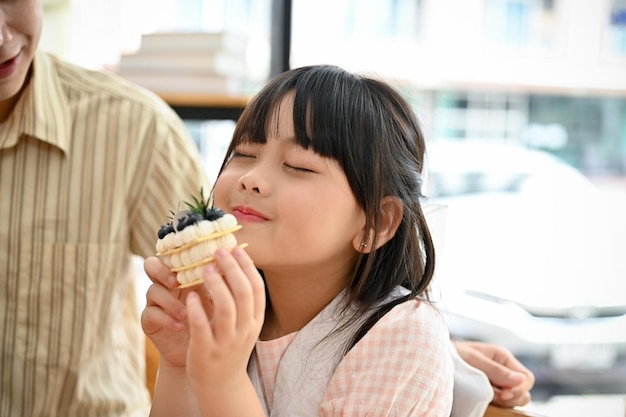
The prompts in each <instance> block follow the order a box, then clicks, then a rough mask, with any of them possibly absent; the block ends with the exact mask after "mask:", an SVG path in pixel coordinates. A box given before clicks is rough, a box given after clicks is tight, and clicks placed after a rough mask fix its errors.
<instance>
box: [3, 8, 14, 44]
mask: <svg viewBox="0 0 626 417" xmlns="http://www.w3.org/2000/svg"><path fill="white" fill-rule="evenodd" d="M11 39H13V34H12V33H11V29H10V28H9V25H8V24H7V22H6V16H5V15H4V13H3V12H2V11H0V46H2V45H4V44H5V43H7V42H10V41H11Z"/></svg>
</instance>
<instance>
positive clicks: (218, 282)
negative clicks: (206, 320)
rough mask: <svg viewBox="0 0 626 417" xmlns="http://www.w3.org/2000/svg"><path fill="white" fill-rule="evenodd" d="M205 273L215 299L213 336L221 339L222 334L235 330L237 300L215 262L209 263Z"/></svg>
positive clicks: (207, 283)
mask: <svg viewBox="0 0 626 417" xmlns="http://www.w3.org/2000/svg"><path fill="white" fill-rule="evenodd" d="M204 274H205V275H204V276H205V281H206V285H207V286H208V287H209V288H210V291H211V298H212V300H213V317H212V318H211V328H212V331H213V337H214V338H215V339H216V340H219V339H220V337H221V336H227V335H230V334H231V333H232V332H233V331H234V330H235V325H236V315H235V311H236V307H235V300H234V299H233V296H232V294H231V292H230V289H229V288H228V286H227V285H226V282H225V281H224V278H223V277H222V275H221V274H220V273H219V272H218V271H217V268H216V266H215V265H214V264H209V265H208V266H207V267H206V268H205V270H204Z"/></svg>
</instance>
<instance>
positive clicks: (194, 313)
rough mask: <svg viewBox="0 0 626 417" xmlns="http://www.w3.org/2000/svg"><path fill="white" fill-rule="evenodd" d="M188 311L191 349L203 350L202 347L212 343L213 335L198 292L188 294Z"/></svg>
mask: <svg viewBox="0 0 626 417" xmlns="http://www.w3.org/2000/svg"><path fill="white" fill-rule="evenodd" d="M187 311H188V316H189V319H188V323H189V337H190V348H191V349H192V351H195V347H199V348H200V350H202V348H201V347H202V346H207V345H208V344H210V343H212V341H213V335H212V331H211V326H210V324H209V319H208V318H207V316H206V313H205V311H204V308H203V307H202V301H201V300H200V295H199V294H198V293H196V292H190V293H189V294H187Z"/></svg>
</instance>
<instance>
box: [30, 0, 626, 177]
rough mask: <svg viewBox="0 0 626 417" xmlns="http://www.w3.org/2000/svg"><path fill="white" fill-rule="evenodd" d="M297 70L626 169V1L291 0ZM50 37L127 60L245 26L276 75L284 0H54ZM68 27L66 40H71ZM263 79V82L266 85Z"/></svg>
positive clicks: (92, 56)
mask: <svg viewBox="0 0 626 417" xmlns="http://www.w3.org/2000/svg"><path fill="white" fill-rule="evenodd" d="M288 3H290V4H291V7H292V15H291V16H292V24H291V40H290V45H291V51H290V66H291V67H295V66H301V65H306V64H313V63H331V64H337V65H340V66H343V67H345V68H347V69H350V70H354V71H367V72H374V73H377V74H380V75H381V76H383V77H385V78H387V79H390V80H393V82H395V83H396V84H397V85H398V86H399V87H400V88H402V89H403V91H404V92H405V93H406V95H407V97H409V99H410V100H411V101H412V102H413V103H414V104H415V109H416V111H417V113H418V114H419V116H420V118H421V119H422V122H423V124H424V125H425V127H426V131H427V134H428V137H429V138H431V139H432V140H475V139H480V140H490V141H504V142H516V143H522V144H525V145H526V146H529V147H536V148H542V149H546V150H549V151H551V152H553V153H556V154H558V155H559V156H561V157H563V158H565V159H566V160H568V161H569V162H571V163H573V164H574V165H575V166H577V167H578V168H579V169H581V170H582V171H583V172H584V173H586V174H587V175H589V176H594V177H600V176H609V177H624V176H626V0H591V1H590V0H317V1H315V2H312V1H307V0H291V1H289V2H288ZM44 4H45V5H46V9H47V15H48V16H47V17H46V21H45V24H44V29H45V31H46V32H45V33H46V34H47V35H46V36H44V38H43V39H42V44H43V45H44V47H45V48H46V49H50V50H52V51H55V52H58V53H60V54H61V55H63V56H64V57H66V58H68V59H70V60H71V61H74V62H77V63H78V64H81V65H85V66H89V67H99V66H100V67H102V66H105V65H110V64H115V63H116V62H115V61H116V60H117V59H118V58H119V56H120V55H121V54H122V53H128V52H129V51H130V52H132V51H133V50H136V49H137V48H138V47H139V39H140V37H141V34H143V33H149V32H155V31H160V30H180V31H197V30H205V31H215V30H224V29H228V30H235V31H242V32H244V33H246V34H247V35H248V36H250V37H251V38H253V39H255V42H256V43H255V44H254V45H252V47H251V48H249V50H248V54H250V56H249V57H248V59H249V60H252V62H255V63H258V64H256V65H253V66H252V68H253V69H254V70H255V77H257V78H258V79H260V80H261V79H263V75H264V74H267V76H269V50H268V48H269V45H270V37H271V30H272V27H271V19H270V17H271V9H272V7H273V5H274V4H283V1H282V0H228V1H227V0H134V1H132V2H124V1H121V0H45V1H44ZM61 35H63V36H61ZM260 84H262V83H259V85H260Z"/></svg>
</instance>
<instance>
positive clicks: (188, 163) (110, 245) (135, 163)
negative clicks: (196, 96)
mask: <svg viewBox="0 0 626 417" xmlns="http://www.w3.org/2000/svg"><path fill="white" fill-rule="evenodd" d="M33 68H34V72H33V77H32V78H31V82H30V83H29V85H28V87H27V88H26V89H25V91H24V93H23V94H22V96H21V98H20V100H19V102H18V103H17V106H16V108H15V110H14V112H13V113H12V114H11V116H10V117H9V119H8V120H6V122H4V123H2V124H0V325H1V326H2V334H1V335H0V416H3V417H6V416H29V417H34V416H63V417H71V416H116V417H119V416H144V415H146V414H147V412H148V408H149V396H148V393H147V391H146V388H145V380H144V356H143V355H144V351H143V340H144V339H143V333H142V332H141V328H140V326H139V320H138V319H139V318H138V314H137V308H136V297H135V290H134V280H135V274H134V267H133V266H132V262H131V258H130V257H131V254H138V255H141V256H147V255H152V254H153V253H154V251H155V246H154V245H155V242H156V238H157V236H156V232H157V230H158V228H159V226H160V225H161V224H163V223H165V222H166V221H167V218H168V216H169V214H170V210H176V209H177V208H178V206H179V204H181V201H183V200H189V197H190V195H191V194H194V193H196V194H197V193H198V191H199V189H200V186H201V185H204V187H205V189H206V187H207V182H206V181H207V180H206V176H205V173H204V170H203V168H202V167H201V165H200V162H199V161H200V159H199V156H198V152H197V149H196V147H195V144H194V143H193V142H192V141H191V139H190V138H189V135H188V132H187V130H186V128H185V126H184V125H183V123H182V122H181V121H180V120H179V119H178V118H177V116H176V115H175V113H174V112H173V111H172V110H171V109H170V108H169V107H168V106H167V105H166V104H164V103H163V102H162V101H160V100H158V99H157V98H156V96H154V95H153V94H151V93H148V92H147V91H145V90H142V89H138V88H136V87H133V86H131V85H130V84H128V83H125V82H123V81H120V80H118V79H116V78H113V77H111V76H108V75H105V74H102V73H97V72H92V71H87V70H84V69H80V68H77V67H75V66H72V65H69V64H67V63H63V62H61V61H59V60H57V59H56V58H54V57H52V56H49V55H46V54H43V53H41V52H40V53H39V54H38V55H37V56H36V58H35V61H34V67H33Z"/></svg>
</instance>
